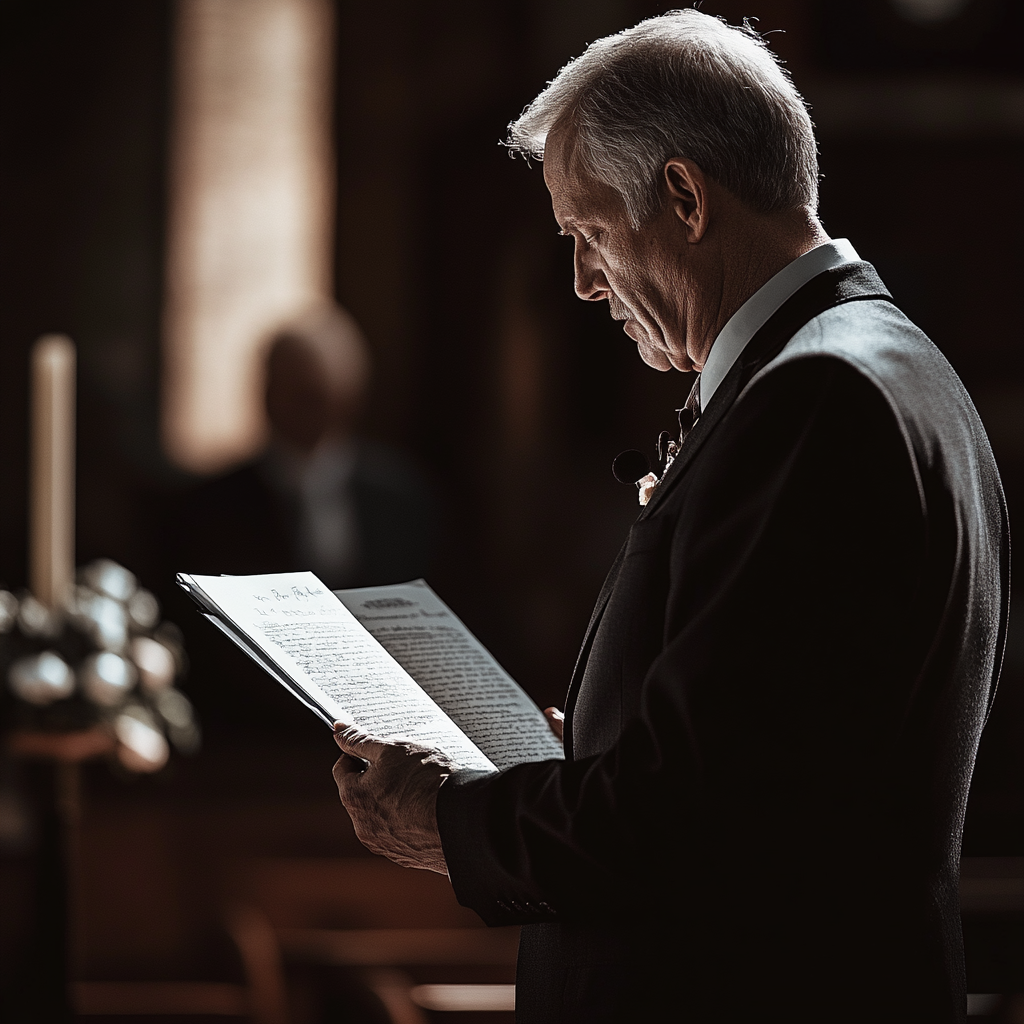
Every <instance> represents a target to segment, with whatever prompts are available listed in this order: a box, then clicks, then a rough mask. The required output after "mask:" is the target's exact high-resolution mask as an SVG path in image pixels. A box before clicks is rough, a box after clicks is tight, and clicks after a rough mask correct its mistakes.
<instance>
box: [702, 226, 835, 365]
mask: <svg viewBox="0 0 1024 1024" xmlns="http://www.w3.org/2000/svg"><path fill="white" fill-rule="evenodd" d="M744 212H745V214H746V215H745V216H744V217H743V218H742V220H737V222H736V224H735V230H731V231H722V232H721V233H720V235H719V238H718V239H717V244H716V245H715V246H713V247H709V252H708V259H707V263H706V266H705V268H704V269H705V271H706V274H705V276H704V281H705V287H704V288H701V287H700V286H699V285H698V287H696V288H694V290H693V295H694V299H695V302H696V301H699V304H700V309H699V310H697V311H696V313H697V315H696V316H695V317H694V319H693V320H692V321H691V323H692V325H693V326H692V328H691V329H690V330H689V331H688V334H689V337H688V338H687V343H688V347H689V345H690V344H691V343H692V345H693V355H692V358H693V365H694V367H695V369H698V370H702V369H703V368H704V363H705V361H706V360H707V357H708V353H709V352H710V351H711V346H712V345H713V344H714V341H715V338H717V337H718V335H719V332H720V331H721V330H722V328H723V327H724V326H725V325H726V324H727V323H728V322H729V320H730V319H731V318H732V316H733V314H734V313H735V312H736V311H737V310H738V309H739V308H740V306H742V305H743V303H744V302H746V301H747V299H749V298H750V297H751V295H753V294H754V293H755V292H756V291H757V290H758V289H759V288H761V287H762V286H763V285H764V284H766V283H767V282H768V281H770V280H771V279H772V278H773V277H774V276H775V275H776V274H777V273H778V272H779V271H780V270H782V268H783V267H786V266H788V265H789V264H790V263H792V262H793V260H795V259H797V258H798V257H800V256H802V255H803V254H804V253H805V252H808V251H810V250H811V249H813V248H815V246H818V245H821V244H822V243H823V242H827V241H829V236H828V235H827V234H826V233H825V230H824V228H822V226H821V224H820V222H819V221H818V218H817V217H815V216H814V214H813V213H811V211H810V210H806V209H801V210H793V211H787V212H786V213H783V214H772V215H767V216H765V215H757V214H754V215H751V214H750V212H749V211H744Z"/></svg>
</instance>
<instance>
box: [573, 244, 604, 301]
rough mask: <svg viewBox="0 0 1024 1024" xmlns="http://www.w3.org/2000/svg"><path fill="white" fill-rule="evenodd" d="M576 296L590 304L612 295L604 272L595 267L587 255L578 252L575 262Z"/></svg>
mask: <svg viewBox="0 0 1024 1024" xmlns="http://www.w3.org/2000/svg"><path fill="white" fill-rule="evenodd" d="M574 271H575V287H576V294H577V295H578V296H579V297H580V298H581V299H586V300H587V301H588V302H600V301H601V300H602V299H607V298H608V296H609V294H610V293H611V289H610V288H609V287H608V279H607V278H606V277H605V276H604V271H603V270H602V269H601V268H600V267H598V266H594V265H593V264H592V263H591V262H590V261H589V260H588V259H587V257H586V254H584V253H580V252H578V251H577V253H576V258H575V261H574Z"/></svg>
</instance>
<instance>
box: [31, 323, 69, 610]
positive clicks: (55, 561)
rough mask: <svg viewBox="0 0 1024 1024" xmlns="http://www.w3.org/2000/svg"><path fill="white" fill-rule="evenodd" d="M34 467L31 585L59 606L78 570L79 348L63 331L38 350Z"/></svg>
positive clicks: (47, 337)
mask: <svg viewBox="0 0 1024 1024" xmlns="http://www.w3.org/2000/svg"><path fill="white" fill-rule="evenodd" d="M31 471H32V482H31V515H30V525H29V530H30V541H29V543H30V547H29V585H30V587H31V590H32V593H33V594H34V595H35V596H36V597H37V598H38V599H39V600H40V601H41V602H42V603H43V604H45V605H46V606H47V607H49V608H57V607H58V606H59V605H60V604H61V603H62V602H63V601H64V599H65V598H66V596H67V593H68V590H69V588H70V586H71V583H72V579H73V577H74V570H75V346H74V344H73V343H72V341H71V339H70V338H68V337H65V336H64V335H63V334H47V335H44V336H43V337H42V338H40V339H39V340H38V341H37V342H36V343H35V345H34V346H33V348H32V469H31Z"/></svg>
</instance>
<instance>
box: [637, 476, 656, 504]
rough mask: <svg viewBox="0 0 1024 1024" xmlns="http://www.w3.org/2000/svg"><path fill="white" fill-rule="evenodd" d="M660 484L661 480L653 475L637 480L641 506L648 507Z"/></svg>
mask: <svg viewBox="0 0 1024 1024" xmlns="http://www.w3.org/2000/svg"><path fill="white" fill-rule="evenodd" d="M660 483H661V479H660V478H659V477H657V476H655V475H654V474H653V473H648V474H647V476H643V477H641V478H640V479H639V480H637V482H636V486H637V488H638V490H639V492H640V493H639V495H638V497H639V499H640V504H641V505H646V504H647V502H649V501H650V500H651V495H652V494H654V491H655V489H656V488H657V486H658V484H660Z"/></svg>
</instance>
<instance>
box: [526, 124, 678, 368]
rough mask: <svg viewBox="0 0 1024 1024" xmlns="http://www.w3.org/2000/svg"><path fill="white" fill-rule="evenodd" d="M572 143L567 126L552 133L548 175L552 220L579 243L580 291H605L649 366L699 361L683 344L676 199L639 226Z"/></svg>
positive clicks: (595, 297)
mask: <svg viewBox="0 0 1024 1024" xmlns="http://www.w3.org/2000/svg"><path fill="white" fill-rule="evenodd" d="M572 148H573V147H572V146H571V144H570V140H569V139H568V138H567V137H566V135H565V134H564V133H559V134H558V135H555V136H552V137H551V138H549V139H548V142H547V145H546V147H545V152H544V180H545V182H546V183H547V186H548V191H549V192H550V193H551V204H552V207H553V209H554V214H555V220H557V221H558V225H559V227H560V228H561V230H562V234H564V235H568V236H569V237H571V238H572V239H573V241H574V243H575V247H576V248H575V261H574V265H575V277H576V282H575V283H576V294H577V295H578V296H579V297H580V298H581V299H587V300H589V301H592V302H599V301H601V300H604V299H607V301H608V309H609V312H610V313H611V315H612V317H613V319H615V320H622V321H624V324H623V330H624V331H625V332H626V334H627V335H629V337H630V338H632V339H633V340H634V341H635V342H636V345H637V348H638V349H639V351H640V356H641V358H642V359H643V361H644V362H645V363H647V364H648V366H653V367H654V368H655V369H656V370H669V369H672V368H673V367H674V368H675V369H677V370H683V371H689V370H692V369H694V363H693V361H692V360H691V358H690V354H689V353H688V352H687V345H686V340H687V337H686V335H687V331H686V326H687V309H686V307H687V293H688V292H689V291H690V289H689V288H688V287H687V282H686V275H685V257H686V253H685V248H686V247H685V244H684V243H683V241H682V233H681V231H680V225H679V222H678V219H677V218H676V216H675V214H674V213H673V211H672V207H671V205H670V204H666V205H665V207H664V208H663V209H662V211H661V212H659V213H658V214H657V215H656V216H655V217H654V218H653V219H652V220H650V221H649V222H648V223H646V224H644V225H643V226H642V227H641V228H640V229H639V230H636V229H634V228H633V226H632V225H631V224H630V222H629V216H628V214H627V212H626V207H625V204H624V203H623V201H622V197H621V196H620V195H619V193H618V192H616V191H615V189H613V188H611V187H610V186H609V185H605V184H603V183H602V182H599V181H595V180H594V179H593V178H592V177H590V176H589V175H588V174H586V172H585V171H583V170H582V169H581V168H579V167H578V164H577V161H575V160H574V159H573V155H572Z"/></svg>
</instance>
